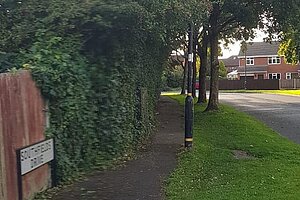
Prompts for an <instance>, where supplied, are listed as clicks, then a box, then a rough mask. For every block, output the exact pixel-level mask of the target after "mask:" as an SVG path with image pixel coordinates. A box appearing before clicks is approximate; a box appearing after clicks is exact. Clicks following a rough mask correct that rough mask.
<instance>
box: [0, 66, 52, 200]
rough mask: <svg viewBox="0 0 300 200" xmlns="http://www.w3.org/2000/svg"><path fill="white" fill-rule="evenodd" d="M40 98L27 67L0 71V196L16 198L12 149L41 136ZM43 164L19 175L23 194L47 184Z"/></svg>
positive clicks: (8, 199) (47, 174)
mask: <svg viewBox="0 0 300 200" xmlns="http://www.w3.org/2000/svg"><path fill="white" fill-rule="evenodd" d="M44 108H45V105H44V101H43V98H42V96H41V94H40V91H39V89H38V88H37V87H36V86H35V83H34V81H32V79H31V75H30V73H29V72H28V71H21V72H18V73H17V74H15V75H14V74H0V167H1V168H0V179H1V181H0V198H1V200H17V199H18V187H17V168H16V150H17V149H18V148H21V147H24V146H27V145H30V144H33V143H36V142H39V141H41V140H44V139H45V136H44V130H45V122H46V120H45V119H46V117H45V112H44ZM49 178H50V170H49V167H48V165H44V166H42V167H40V168H39V169H37V170H34V171H32V172H30V173H28V174H26V175H24V176H23V197H24V199H29V198H31V197H32V195H33V193H35V192H38V191H40V190H41V189H43V188H46V187H47V186H48V184H49Z"/></svg>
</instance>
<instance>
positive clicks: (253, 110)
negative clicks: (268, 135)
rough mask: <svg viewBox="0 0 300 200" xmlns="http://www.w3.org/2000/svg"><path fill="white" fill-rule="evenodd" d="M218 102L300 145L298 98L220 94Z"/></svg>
mask: <svg viewBox="0 0 300 200" xmlns="http://www.w3.org/2000/svg"><path fill="white" fill-rule="evenodd" d="M220 102H221V103H224V104H229V105H231V106H233V107H235V108H237V109H238V110H241V111H244V112H246V113H248V114H250V115H252V116H254V117H256V118H257V119H259V120H260V121H262V122H264V123H265V124H267V125H268V126H269V127H271V128H273V129H274V130H275V131H277V132H278V133H280V134H281V135H282V136H284V137H287V138H289V139H290V140H292V141H294V142H296V143H298V144H300V96H287V95H275V94H254V93H220Z"/></svg>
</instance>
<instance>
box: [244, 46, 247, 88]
mask: <svg viewBox="0 0 300 200" xmlns="http://www.w3.org/2000/svg"><path fill="white" fill-rule="evenodd" d="M244 87H245V90H247V56H246V50H245V83H244Z"/></svg>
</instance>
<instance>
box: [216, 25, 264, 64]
mask: <svg viewBox="0 0 300 200" xmlns="http://www.w3.org/2000/svg"><path fill="white" fill-rule="evenodd" d="M256 33H257V36H256V37H255V38H254V39H253V40H251V41H252V42H263V39H264V38H265V37H266V34H264V33H263V32H262V31H259V30H257V31H256ZM240 45H241V41H238V42H235V43H234V44H231V45H229V46H228V48H226V49H224V47H223V46H221V47H222V52H223V56H222V57H220V58H228V57H230V56H233V55H238V53H239V51H240Z"/></svg>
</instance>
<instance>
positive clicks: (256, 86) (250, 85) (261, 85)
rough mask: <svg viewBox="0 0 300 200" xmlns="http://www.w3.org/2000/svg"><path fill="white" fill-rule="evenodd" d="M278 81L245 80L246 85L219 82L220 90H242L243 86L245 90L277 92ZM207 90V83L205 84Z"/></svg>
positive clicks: (236, 81)
mask: <svg viewBox="0 0 300 200" xmlns="http://www.w3.org/2000/svg"><path fill="white" fill-rule="evenodd" d="M279 82H280V81H279V80H247V82H246V85H245V81H244V80H220V81H219V89H220V90H243V89H245V86H246V88H247V90H279V89H280V87H279V86H280V84H279ZM206 86H207V89H209V81H207V82H206Z"/></svg>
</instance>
